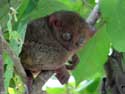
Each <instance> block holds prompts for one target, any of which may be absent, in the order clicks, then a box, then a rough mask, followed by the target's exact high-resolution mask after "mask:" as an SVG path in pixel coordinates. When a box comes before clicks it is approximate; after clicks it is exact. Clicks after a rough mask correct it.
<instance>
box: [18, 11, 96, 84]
mask: <svg viewBox="0 0 125 94" xmlns="http://www.w3.org/2000/svg"><path fill="white" fill-rule="evenodd" d="M93 34H94V32H93V31H92V30H91V28H89V26H88V24H87V23H86V21H85V20H84V19H83V18H81V17H80V16H79V15H78V14H76V13H74V12H70V11H59V12H55V13H53V14H51V15H49V16H47V17H44V18H39V19H37V20H34V21H32V22H30V23H29V24H28V26H27V31H26V36H25V41H24V44H23V48H22V52H21V54H20V57H21V62H22V64H23V66H24V68H25V69H26V70H28V71H30V72H31V73H33V72H35V73H37V72H40V71H42V70H52V71H55V72H56V73H57V74H56V77H57V78H58V79H59V81H60V82H61V83H62V84H64V83H67V81H68V79H69V73H68V71H67V70H68V69H69V70H72V69H74V68H75V65H76V64H77V63H78V61H79V60H78V57H77V56H76V54H75V53H76V51H77V50H78V49H79V48H81V47H83V46H84V45H85V43H86V42H87V41H88V39H89V38H91V37H92V35H93ZM71 58H72V61H69V59H71ZM68 61H69V63H70V65H66V64H65V63H66V62H68Z"/></svg>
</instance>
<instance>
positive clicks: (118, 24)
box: [100, 0, 125, 52]
mask: <svg viewBox="0 0 125 94" xmlns="http://www.w3.org/2000/svg"><path fill="white" fill-rule="evenodd" d="M100 1H101V2H100V8H101V13H102V16H103V17H104V20H105V22H106V29H107V32H108V35H109V37H110V40H111V42H112V45H113V47H114V48H116V49H117V50H119V51H123V52H125V32H124V30H125V17H124V15H125V7H124V5H125V1H124V0H112V1H109V0H100Z"/></svg>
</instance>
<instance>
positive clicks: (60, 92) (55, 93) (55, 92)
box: [47, 88, 65, 94]
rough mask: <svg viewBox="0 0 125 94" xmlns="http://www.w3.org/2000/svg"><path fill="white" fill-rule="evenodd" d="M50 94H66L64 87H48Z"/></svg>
mask: <svg viewBox="0 0 125 94" xmlns="http://www.w3.org/2000/svg"><path fill="white" fill-rule="evenodd" d="M47 93H48V94H65V89H64V88H47Z"/></svg>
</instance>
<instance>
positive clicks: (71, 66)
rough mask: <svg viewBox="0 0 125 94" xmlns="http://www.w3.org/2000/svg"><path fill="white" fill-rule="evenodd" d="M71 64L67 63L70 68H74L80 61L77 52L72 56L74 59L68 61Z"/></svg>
mask: <svg viewBox="0 0 125 94" xmlns="http://www.w3.org/2000/svg"><path fill="white" fill-rule="evenodd" d="M68 62H69V64H70V65H66V68H67V69H68V70H74V69H75V68H76V66H77V64H78V63H79V57H78V56H77V55H76V54H75V55H73V56H72V60H71V61H68Z"/></svg>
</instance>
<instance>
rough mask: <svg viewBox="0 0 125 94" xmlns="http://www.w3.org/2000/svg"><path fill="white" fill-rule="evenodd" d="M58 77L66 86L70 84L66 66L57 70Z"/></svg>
mask: <svg viewBox="0 0 125 94" xmlns="http://www.w3.org/2000/svg"><path fill="white" fill-rule="evenodd" d="M56 77H57V79H58V80H59V81H60V83H61V84H65V83H67V82H68V80H69V77H70V75H69V73H68V71H67V69H66V68H65V66H64V67H61V68H59V69H57V70H56Z"/></svg>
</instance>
